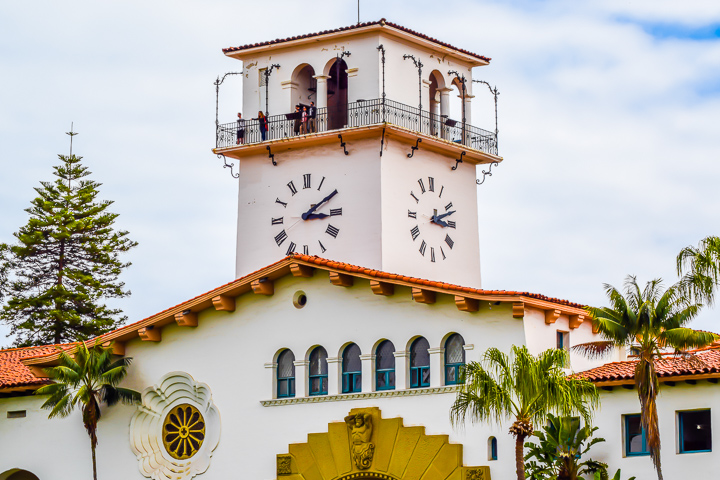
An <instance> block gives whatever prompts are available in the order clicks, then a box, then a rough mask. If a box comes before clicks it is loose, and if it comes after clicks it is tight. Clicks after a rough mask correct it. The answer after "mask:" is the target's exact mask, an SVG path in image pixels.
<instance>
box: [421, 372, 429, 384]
mask: <svg viewBox="0 0 720 480" xmlns="http://www.w3.org/2000/svg"><path fill="white" fill-rule="evenodd" d="M422 385H423V386H428V385H430V369H429V368H423V369H422Z"/></svg>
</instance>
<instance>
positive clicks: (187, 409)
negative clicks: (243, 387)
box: [130, 372, 220, 480]
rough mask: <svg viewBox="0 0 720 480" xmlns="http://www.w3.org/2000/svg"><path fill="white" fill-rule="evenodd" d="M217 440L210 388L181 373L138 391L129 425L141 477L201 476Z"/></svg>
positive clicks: (178, 479)
mask: <svg viewBox="0 0 720 480" xmlns="http://www.w3.org/2000/svg"><path fill="white" fill-rule="evenodd" d="M219 441H220V414H219V413H218V411H217V408H216V407H215V404H214V403H213V401H212V394H211V392H210V388H209V387H208V386H207V385H205V384H204V383H198V382H196V381H195V380H194V379H193V378H192V377H191V376H190V375H188V374H187V373H184V372H172V373H168V374H167V375H165V376H164V377H162V378H161V379H160V381H159V382H158V384H157V385H155V386H153V387H148V388H146V389H145V390H144V391H143V393H142V404H141V405H139V406H138V408H137V411H136V412H135V414H134V415H133V417H132V420H131V421H130V446H131V447H132V450H133V452H134V453H135V455H136V456H137V459H138V463H139V465H138V466H139V468H140V473H142V474H143V475H144V476H145V477H148V478H152V479H153V480H171V479H172V480H184V479H188V480H189V479H192V478H193V477H195V476H196V475H200V474H202V473H205V471H207V469H208V468H209V467H210V457H212V454H213V451H214V450H215V448H217V445H218V442H219Z"/></svg>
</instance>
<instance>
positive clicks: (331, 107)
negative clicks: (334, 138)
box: [327, 58, 348, 130]
mask: <svg viewBox="0 0 720 480" xmlns="http://www.w3.org/2000/svg"><path fill="white" fill-rule="evenodd" d="M347 68H348V67H347V63H345V60H343V59H342V58H337V59H336V60H335V61H334V62H333V64H332V65H331V66H330V70H329V72H328V75H330V79H329V80H328V92H327V113H328V128H329V129H330V130H334V129H337V128H343V127H344V126H345V125H347V123H348V121H347V119H348V75H347Z"/></svg>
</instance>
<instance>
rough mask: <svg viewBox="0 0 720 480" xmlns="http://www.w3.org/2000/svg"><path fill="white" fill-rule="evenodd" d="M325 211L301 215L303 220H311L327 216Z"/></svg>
mask: <svg viewBox="0 0 720 480" xmlns="http://www.w3.org/2000/svg"><path fill="white" fill-rule="evenodd" d="M329 216H330V215H328V214H327V213H311V214H310V215H303V220H313V219H315V218H325V217H329Z"/></svg>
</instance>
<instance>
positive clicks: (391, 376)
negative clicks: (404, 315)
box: [375, 340, 395, 390]
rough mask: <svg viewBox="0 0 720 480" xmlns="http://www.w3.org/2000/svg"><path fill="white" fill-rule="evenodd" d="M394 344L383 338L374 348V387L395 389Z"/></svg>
mask: <svg viewBox="0 0 720 480" xmlns="http://www.w3.org/2000/svg"><path fill="white" fill-rule="evenodd" d="M394 353H395V345H393V343H392V342H391V341H390V340H385V341H383V342H382V343H380V345H378V347H377V350H375V388H376V389H377V390H395V355H393V354H394Z"/></svg>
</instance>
